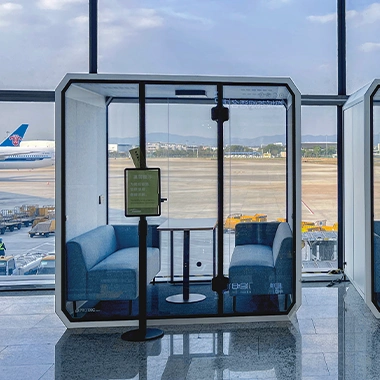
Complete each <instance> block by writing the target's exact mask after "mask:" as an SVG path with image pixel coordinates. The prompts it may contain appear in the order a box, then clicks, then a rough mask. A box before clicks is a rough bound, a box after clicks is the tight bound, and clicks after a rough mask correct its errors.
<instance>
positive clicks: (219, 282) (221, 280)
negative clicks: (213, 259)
mask: <svg viewBox="0 0 380 380" xmlns="http://www.w3.org/2000/svg"><path fill="white" fill-rule="evenodd" d="M217 92H218V104H217V106H216V107H214V108H212V109H211V119H212V120H214V121H216V122H217V125H218V127H217V134H218V270H217V276H216V277H214V278H213V279H212V290H213V291H215V292H217V293H218V314H222V313H223V291H224V290H225V289H227V286H228V278H227V277H225V276H224V275H223V263H224V258H223V249H224V239H223V234H224V231H223V220H224V215H223V206H224V183H223V182H224V171H223V165H224V162H223V157H224V151H223V145H224V142H223V123H224V122H225V121H227V120H228V119H229V112H228V111H229V110H228V108H226V107H224V106H223V85H222V84H221V83H218V84H217Z"/></svg>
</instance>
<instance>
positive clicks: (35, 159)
mask: <svg viewBox="0 0 380 380" xmlns="http://www.w3.org/2000/svg"><path fill="white" fill-rule="evenodd" d="M28 126H29V125H28V124H21V125H20V126H19V127H18V128H17V129H16V130H15V131H14V132H13V133H11V134H10V135H9V136H8V137H7V138H6V139H5V140H4V141H2V142H1V144H0V169H34V168H43V167H46V166H53V165H54V161H55V153H54V148H51V147H49V148H45V147H41V148H38V147H35V148H23V147H21V146H20V144H21V141H22V139H23V138H24V134H25V132H26V130H27V129H28Z"/></svg>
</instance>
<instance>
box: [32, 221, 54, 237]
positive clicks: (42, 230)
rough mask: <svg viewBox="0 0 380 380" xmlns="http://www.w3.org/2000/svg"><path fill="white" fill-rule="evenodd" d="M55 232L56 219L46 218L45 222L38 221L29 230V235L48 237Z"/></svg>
mask: <svg viewBox="0 0 380 380" xmlns="http://www.w3.org/2000/svg"><path fill="white" fill-rule="evenodd" d="M54 232H55V219H52V220H46V221H44V222H40V223H37V224H36V225H35V226H34V227H32V229H31V230H30V231H29V236H30V237H31V238H32V237H34V236H45V237H48V236H50V234H53V233H54Z"/></svg>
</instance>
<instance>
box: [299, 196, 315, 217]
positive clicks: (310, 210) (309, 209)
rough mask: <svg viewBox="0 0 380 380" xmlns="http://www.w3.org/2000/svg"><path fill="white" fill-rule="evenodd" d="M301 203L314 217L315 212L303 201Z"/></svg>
mask: <svg viewBox="0 0 380 380" xmlns="http://www.w3.org/2000/svg"><path fill="white" fill-rule="evenodd" d="M301 202H302V204H303V205H304V206H305V207H306V208H307V210H308V211H309V212H310V214H312V215H314V212H313V210H312V209H311V208H310V207H309V206H308V205H307V204H306V203H305V202H304V201H303V200H301Z"/></svg>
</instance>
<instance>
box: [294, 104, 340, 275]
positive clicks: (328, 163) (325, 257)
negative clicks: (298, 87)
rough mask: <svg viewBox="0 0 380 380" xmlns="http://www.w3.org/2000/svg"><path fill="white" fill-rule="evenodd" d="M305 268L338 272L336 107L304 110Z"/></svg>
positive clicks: (303, 244)
mask: <svg viewBox="0 0 380 380" xmlns="http://www.w3.org/2000/svg"><path fill="white" fill-rule="evenodd" d="M301 136H302V142H301V145H302V265H303V268H302V269H303V275H304V278H307V275H308V274H311V273H313V272H317V273H321V272H324V273H327V272H329V271H330V270H332V269H336V268H337V259H338V201H337V196H338V182H337V174H338V173H337V171H338V166H337V134H336V107H302V135H301Z"/></svg>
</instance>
